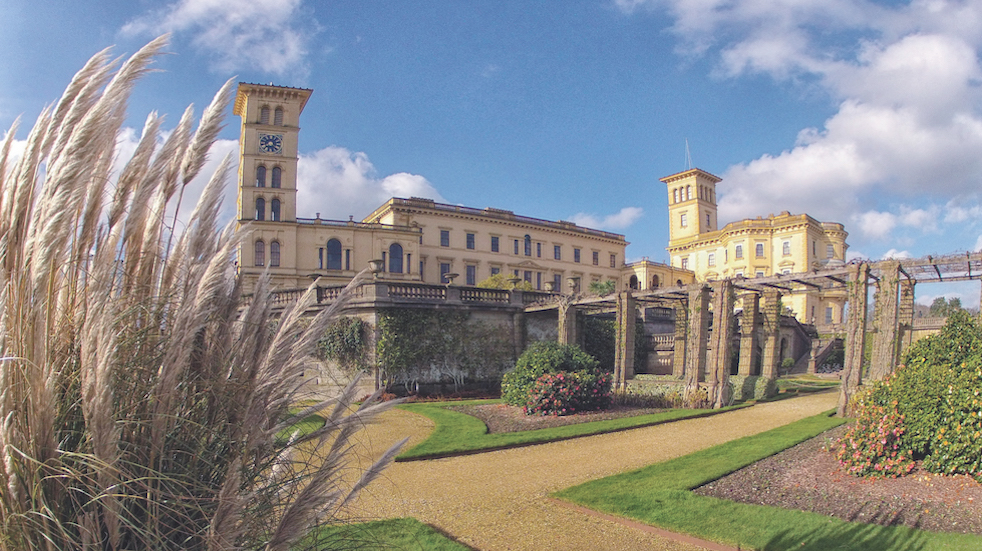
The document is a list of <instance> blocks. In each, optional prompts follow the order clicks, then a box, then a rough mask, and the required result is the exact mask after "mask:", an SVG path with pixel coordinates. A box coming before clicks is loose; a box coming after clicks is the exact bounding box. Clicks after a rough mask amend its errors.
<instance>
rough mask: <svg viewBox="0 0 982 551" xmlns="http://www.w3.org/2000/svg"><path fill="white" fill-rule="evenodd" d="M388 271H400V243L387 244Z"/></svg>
mask: <svg viewBox="0 0 982 551" xmlns="http://www.w3.org/2000/svg"><path fill="white" fill-rule="evenodd" d="M389 272H391V273H393V274H401V273H402V245H400V244H398V243H393V244H391V245H389Z"/></svg>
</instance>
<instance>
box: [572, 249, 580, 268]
mask: <svg viewBox="0 0 982 551" xmlns="http://www.w3.org/2000/svg"><path fill="white" fill-rule="evenodd" d="M573 262H576V263H577V264H579V262H580V250H579V249H573Z"/></svg>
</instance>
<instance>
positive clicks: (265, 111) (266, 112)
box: [259, 105, 269, 124]
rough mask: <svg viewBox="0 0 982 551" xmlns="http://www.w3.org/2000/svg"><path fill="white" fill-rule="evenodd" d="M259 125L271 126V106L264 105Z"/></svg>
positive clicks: (260, 111)
mask: <svg viewBox="0 0 982 551" xmlns="http://www.w3.org/2000/svg"><path fill="white" fill-rule="evenodd" d="M259 124H269V106H268V105H263V108H262V109H260V110H259Z"/></svg>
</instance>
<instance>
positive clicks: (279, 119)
mask: <svg viewBox="0 0 982 551" xmlns="http://www.w3.org/2000/svg"><path fill="white" fill-rule="evenodd" d="M273 124H275V125H276V126H283V108H282V107H277V108H276V111H273Z"/></svg>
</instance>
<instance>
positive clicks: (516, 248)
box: [515, 239, 518, 254]
mask: <svg viewBox="0 0 982 551" xmlns="http://www.w3.org/2000/svg"><path fill="white" fill-rule="evenodd" d="M515 254H518V240H517V239H516V240H515Z"/></svg>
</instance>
